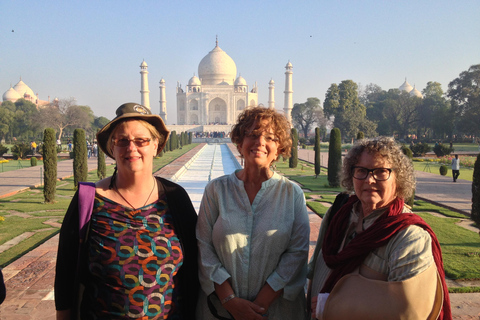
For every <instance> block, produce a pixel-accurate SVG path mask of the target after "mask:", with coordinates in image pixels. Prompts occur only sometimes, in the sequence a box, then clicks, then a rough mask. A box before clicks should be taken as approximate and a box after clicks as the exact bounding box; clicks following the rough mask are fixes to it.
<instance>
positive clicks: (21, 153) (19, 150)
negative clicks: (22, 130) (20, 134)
mask: <svg viewBox="0 0 480 320" xmlns="http://www.w3.org/2000/svg"><path fill="white" fill-rule="evenodd" d="M28 152H30V144H28V143H24V142H21V143H17V144H15V145H14V146H13V147H12V154H13V159H15V160H17V159H24V158H25V155H26V154H27V153H28Z"/></svg>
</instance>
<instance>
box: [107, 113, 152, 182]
mask: <svg viewBox="0 0 480 320" xmlns="http://www.w3.org/2000/svg"><path fill="white" fill-rule="evenodd" d="M118 126H119V127H118V128H117V129H116V131H115V133H114V135H113V139H114V143H113V152H112V153H113V156H114V158H115V161H116V162H117V168H118V171H119V172H121V170H127V171H130V172H139V171H143V170H147V171H148V170H150V173H151V170H152V165H153V157H154V156H155V155H156V154H157V148H158V142H157V140H154V139H153V138H152V135H151V134H150V131H149V130H148V129H147V128H146V127H145V126H144V125H142V124H141V123H139V122H138V121H135V120H131V121H126V122H123V123H121V124H119V125H118ZM133 139H136V141H133ZM149 139H150V142H147V140H149ZM127 140H131V141H127ZM115 141H117V142H115ZM142 141H143V143H142ZM122 143H123V144H125V146H123V144H122ZM118 144H120V145H118Z"/></svg>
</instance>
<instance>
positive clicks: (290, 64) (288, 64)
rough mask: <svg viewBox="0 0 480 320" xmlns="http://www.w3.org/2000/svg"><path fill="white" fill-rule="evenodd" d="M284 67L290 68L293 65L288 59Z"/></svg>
mask: <svg viewBox="0 0 480 320" xmlns="http://www.w3.org/2000/svg"><path fill="white" fill-rule="evenodd" d="M285 68H287V69H292V68H293V65H292V63H291V62H290V61H288V63H287V65H286V66H285Z"/></svg>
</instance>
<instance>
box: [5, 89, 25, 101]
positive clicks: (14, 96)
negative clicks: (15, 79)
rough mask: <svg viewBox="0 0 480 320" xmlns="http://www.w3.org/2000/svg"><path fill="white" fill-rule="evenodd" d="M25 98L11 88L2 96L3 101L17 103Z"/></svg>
mask: <svg viewBox="0 0 480 320" xmlns="http://www.w3.org/2000/svg"><path fill="white" fill-rule="evenodd" d="M20 98H23V97H22V96H21V95H20V94H19V93H18V92H17V91H15V89H13V88H12V87H10V89H8V90H7V91H5V93H4V94H3V96H2V99H3V101H12V102H15V101H17V100H18V99H20Z"/></svg>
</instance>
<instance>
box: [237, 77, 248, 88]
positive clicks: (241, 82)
mask: <svg viewBox="0 0 480 320" xmlns="http://www.w3.org/2000/svg"><path fill="white" fill-rule="evenodd" d="M235 85H236V86H246V85H247V81H246V80H245V79H244V78H243V77H242V76H238V78H237V80H235Z"/></svg>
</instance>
